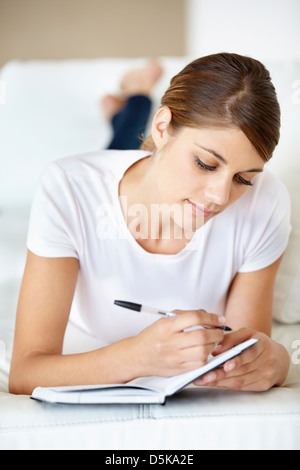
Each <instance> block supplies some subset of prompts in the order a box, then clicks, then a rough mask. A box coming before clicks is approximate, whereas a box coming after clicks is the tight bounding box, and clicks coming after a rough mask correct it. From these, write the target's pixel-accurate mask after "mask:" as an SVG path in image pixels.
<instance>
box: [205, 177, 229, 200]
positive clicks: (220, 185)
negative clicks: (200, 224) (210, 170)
mask: <svg viewBox="0 0 300 470" xmlns="http://www.w3.org/2000/svg"><path fill="white" fill-rule="evenodd" d="M231 184H232V180H231V179H229V178H225V177H219V178H215V179H214V180H213V181H211V184H210V185H209V186H208V187H207V188H206V191H205V199H206V201H207V202H211V203H213V204H216V205H218V206H225V205H226V204H227V203H228V201H229V197H230V191H231Z"/></svg>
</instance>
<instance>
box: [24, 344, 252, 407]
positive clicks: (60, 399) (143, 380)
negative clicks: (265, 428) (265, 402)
mask: <svg viewBox="0 0 300 470" xmlns="http://www.w3.org/2000/svg"><path fill="white" fill-rule="evenodd" d="M257 341H258V340H256V339H251V340H249V341H245V342H244V343H241V344H239V345H238V346H235V347H234V348H232V349H230V350H229V351H226V352H225V353H223V354H220V355H219V356H216V357H212V356H211V357H210V358H209V360H208V362H207V364H206V365H205V366H203V367H200V368H199V369H195V370H192V371H189V372H185V373H183V374H180V375H176V376H174V377H140V378H138V379H135V380H132V381H131V382H128V383H126V384H113V385H81V386H71V387H50V388H43V387H38V388H36V389H35V390H34V391H33V393H32V395H31V398H33V399H35V400H39V401H43V402H48V403H70V404H101V403H102V404H105V403H106V404H109V403H120V404H121V403H139V404H143V403H161V404H163V403H165V401H166V398H167V397H169V396H171V395H174V394H175V393H177V392H179V391H180V390H181V389H182V388H184V387H185V386H186V385H188V384H190V383H192V382H194V380H196V379H198V378H199V377H201V376H203V375H205V374H207V373H208V372H210V371H212V370H214V369H216V368H218V367H220V366H221V365H222V364H224V363H225V362H227V361H228V360H230V359H232V358H233V357H235V356H238V355H239V354H241V353H242V352H243V351H245V350H246V349H248V348H250V347H251V346H253V345H254V344H255V343H257Z"/></svg>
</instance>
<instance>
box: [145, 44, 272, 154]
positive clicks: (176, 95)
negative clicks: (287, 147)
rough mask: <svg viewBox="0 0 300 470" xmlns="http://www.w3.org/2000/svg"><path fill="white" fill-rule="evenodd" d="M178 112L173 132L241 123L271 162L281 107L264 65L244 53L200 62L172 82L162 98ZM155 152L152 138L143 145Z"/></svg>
mask: <svg viewBox="0 0 300 470" xmlns="http://www.w3.org/2000/svg"><path fill="white" fill-rule="evenodd" d="M161 106H167V107H168V108H169V109H170V110H171V112H172V120H171V123H170V127H169V129H168V130H169V132H170V133H176V131H178V130H180V129H182V128H184V127H193V128H195V127H203V126H222V127H232V126H233V127H238V128H240V129H241V130H242V131H243V132H244V134H245V135H246V136H247V137H248V139H249V140H250V142H251V143H252V145H253V146H254V147H255V149H256V150H257V152H258V153H259V155H260V156H261V157H262V159H263V160H264V161H265V162H266V161H268V160H269V159H270V158H271V157H272V154H273V151H274V149H275V147H276V145H277V144H278V142H279V137H280V107H279V103H278V100H277V95H276V90H275V88H274V85H273V84H272V82H271V78H270V73H269V72H268V70H267V69H266V68H265V66H264V65H263V64H261V63H260V62H259V61H257V60H255V59H252V58H250V57H244V56H240V55H238V54H228V53H221V54H214V55H210V56H206V57H203V58H200V59H197V60H195V61H194V62H192V63H190V64H189V65H188V66H187V67H185V68H184V69H183V70H182V72H180V73H179V74H178V75H176V76H175V77H174V78H173V79H172V80H171V84H170V87H169V88H168V90H167V91H166V93H165V95H164V96H163V98H162V100H161ZM142 148H143V149H145V150H151V151H154V150H155V144H154V142H153V140H152V138H151V137H150V138H149V139H147V140H146V141H145V142H144V144H143V146H142Z"/></svg>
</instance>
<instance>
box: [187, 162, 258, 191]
mask: <svg viewBox="0 0 300 470" xmlns="http://www.w3.org/2000/svg"><path fill="white" fill-rule="evenodd" d="M194 158H195V162H196V164H197V166H198V167H200V168H201V170H204V171H216V170H217V167H215V166H210V165H207V164H206V163H204V162H203V161H202V160H200V158H199V157H197V156H195V157H194ZM234 178H235V180H236V182H237V183H239V184H244V185H245V186H253V183H251V181H248V180H245V179H244V178H242V176H240V175H235V177H234Z"/></svg>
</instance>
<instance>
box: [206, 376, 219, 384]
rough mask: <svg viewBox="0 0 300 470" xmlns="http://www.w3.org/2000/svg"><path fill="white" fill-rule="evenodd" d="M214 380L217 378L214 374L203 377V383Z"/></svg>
mask: <svg viewBox="0 0 300 470" xmlns="http://www.w3.org/2000/svg"><path fill="white" fill-rule="evenodd" d="M216 378H217V376H216V374H209V375H208V376H207V377H205V382H206V383H210V382H214V381H215V380H216Z"/></svg>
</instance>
